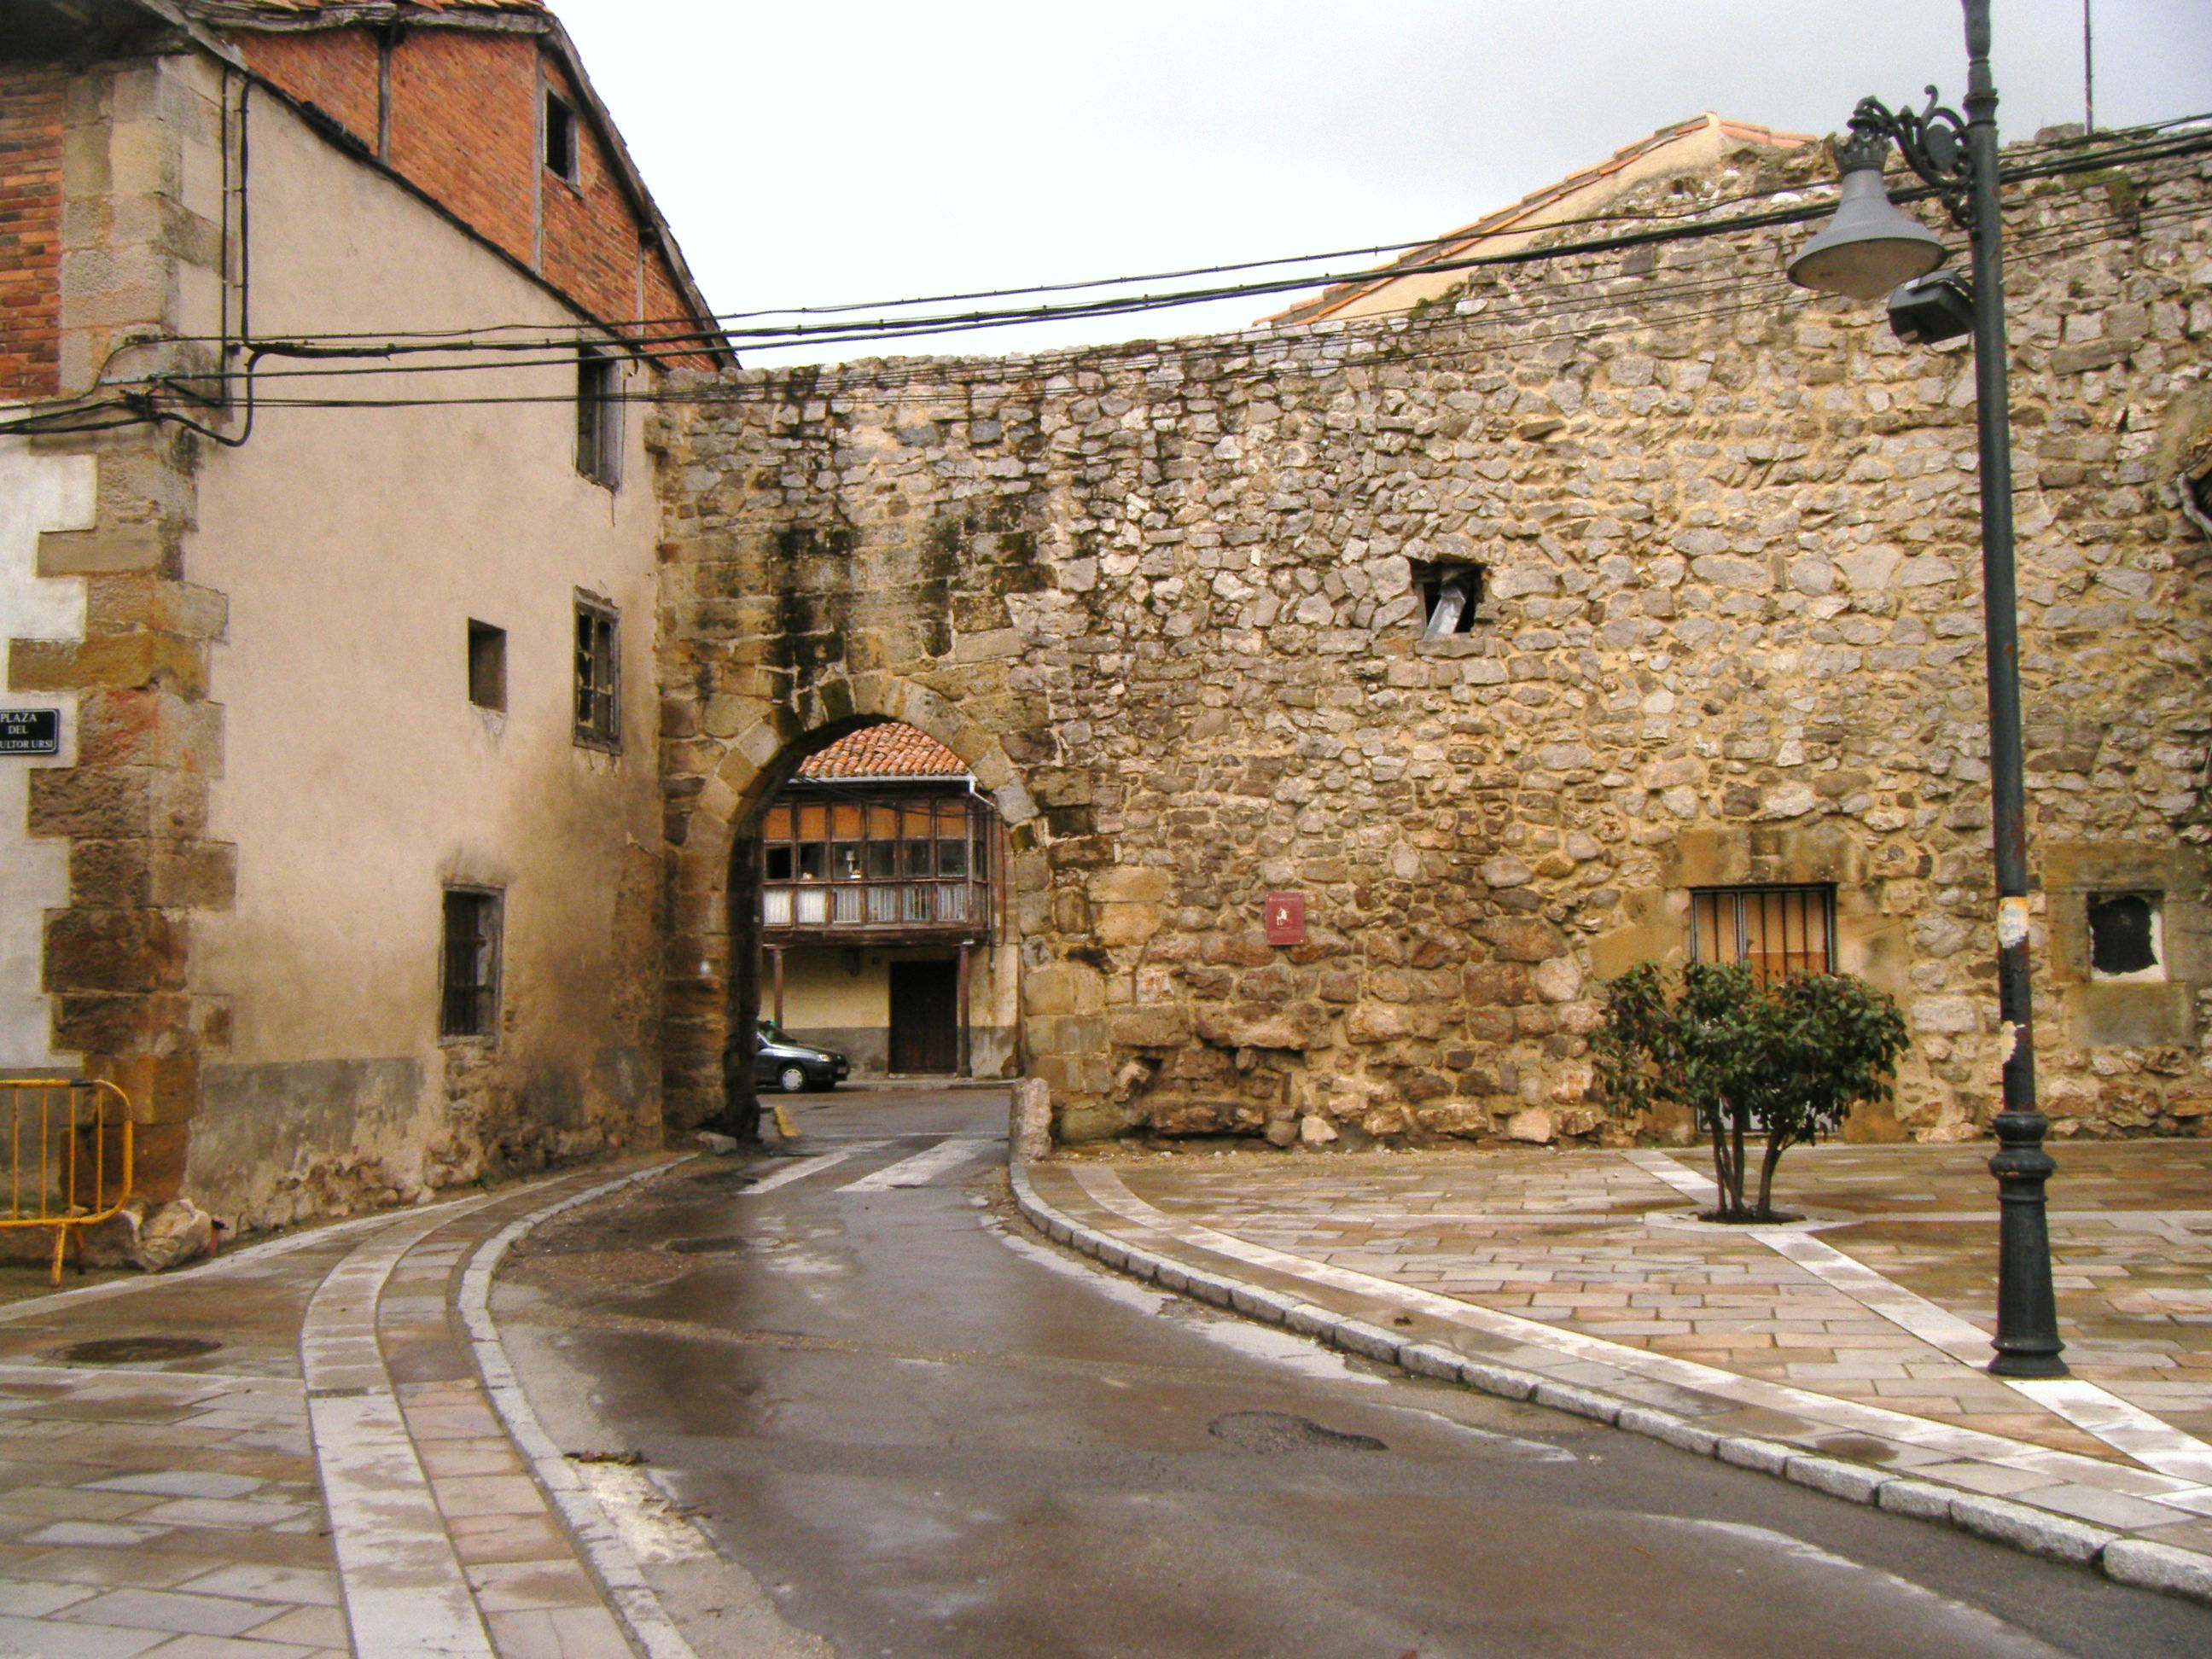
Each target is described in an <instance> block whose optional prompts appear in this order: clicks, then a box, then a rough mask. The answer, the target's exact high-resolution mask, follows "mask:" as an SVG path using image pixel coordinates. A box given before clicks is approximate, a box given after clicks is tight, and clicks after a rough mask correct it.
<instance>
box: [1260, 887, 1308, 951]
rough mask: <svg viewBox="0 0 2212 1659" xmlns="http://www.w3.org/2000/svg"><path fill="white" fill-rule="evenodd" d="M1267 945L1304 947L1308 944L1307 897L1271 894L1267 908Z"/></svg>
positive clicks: (1302, 895) (1299, 894)
mask: <svg viewBox="0 0 2212 1659" xmlns="http://www.w3.org/2000/svg"><path fill="white" fill-rule="evenodd" d="M1305 942H1306V896H1305V895H1304V893H1270V894H1268V895H1267V943H1268V944H1270V945H1304V943H1305Z"/></svg>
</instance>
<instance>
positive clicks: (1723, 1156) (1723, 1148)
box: [1712, 1110, 1735, 1216]
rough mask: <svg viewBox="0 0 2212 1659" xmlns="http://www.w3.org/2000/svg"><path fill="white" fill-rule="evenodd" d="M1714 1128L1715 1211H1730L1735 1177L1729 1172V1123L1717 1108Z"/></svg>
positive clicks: (1724, 1212) (1713, 1114) (1719, 1212)
mask: <svg viewBox="0 0 2212 1659" xmlns="http://www.w3.org/2000/svg"><path fill="white" fill-rule="evenodd" d="M1712 1128H1713V1213H1714V1214H1715V1215H1723V1216H1724V1215H1726V1214H1727V1213H1728V1212H1729V1191H1730V1190H1731V1189H1732V1188H1733V1187H1734V1185H1735V1177H1734V1176H1731V1175H1730V1174H1729V1158H1728V1123H1727V1120H1726V1119H1725V1118H1723V1116H1722V1115H1721V1114H1720V1112H1719V1111H1718V1110H1715V1111H1714V1112H1713V1113H1712Z"/></svg>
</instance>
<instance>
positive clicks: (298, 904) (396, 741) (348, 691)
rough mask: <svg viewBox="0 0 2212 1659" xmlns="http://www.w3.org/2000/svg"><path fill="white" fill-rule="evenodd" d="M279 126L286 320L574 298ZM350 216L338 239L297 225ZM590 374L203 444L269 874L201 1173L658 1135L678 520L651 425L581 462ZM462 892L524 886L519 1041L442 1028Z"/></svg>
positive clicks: (239, 796) (258, 1198)
mask: <svg viewBox="0 0 2212 1659" xmlns="http://www.w3.org/2000/svg"><path fill="white" fill-rule="evenodd" d="M254 139H255V154H254V174H253V188H254V205H255V213H256V223H257V228H256V246H255V249H254V256H255V257H254V267H253V289H254V291H253V303H254V309H255V316H256V326H257V328H258V329H262V330H265V331H269V332H270V333H272V334H275V335H277V336H283V335H285V334H288V333H291V332H295V331H296V332H307V331H340V332H343V331H360V332H362V333H370V334H374V333H377V332H380V331H408V330H430V331H436V330H445V329H467V328H471V327H474V326H481V325H486V324H489V323H494V322H507V323H513V322H518V321H519V322H526V323H535V324H538V325H541V326H545V327H557V326H559V325H562V324H564V323H568V322H571V321H573V320H574V318H573V313H569V312H568V310H567V309H566V308H565V307H562V305H561V304H560V303H559V302H558V301H556V300H555V299H553V298H552V297H551V296H550V295H547V294H546V293H545V292H544V290H543V289H540V288H538V286H536V285H535V284H533V283H531V282H530V281H529V280H528V279H527V278H526V277H525V276H523V275H521V274H520V273H519V272H517V271H515V270H513V268H512V267H511V266H510V265H508V264H507V263H505V262H504V261H501V260H500V259H498V258H495V256H494V255H493V254H491V253H490V252H489V251H488V250H486V249H484V248H482V247H480V246H477V245H475V244H474V243H472V242H471V241H468V240H465V239H463V238H460V237H458V236H455V235H453V234H451V233H450V231H449V230H448V229H447V228H446V227H445V226H443V225H442V224H441V223H440V222H438V221H437V219H436V218H435V216H433V215H432V214H430V213H429V212H428V211H427V210H425V209H424V208H423V207H422V204H419V203H417V202H416V201H415V200H414V199H413V198H412V197H410V196H409V195H408V194H407V193H405V192H404V191H401V190H399V189H398V188H397V187H396V186H395V185H393V184H392V182H391V181H389V180H387V179H384V178H382V177H380V176H379V175H378V174H376V173H373V172H369V171H367V170H365V169H362V168H361V167H357V166H356V165H355V164H354V163H353V162H352V161H351V160H350V158H349V157H348V156H346V155H344V154H343V152H341V151H339V150H337V149H334V148H333V147H332V146H331V145H329V144H328V143H325V142H324V141H323V140H322V139H321V138H320V137H319V136H318V135H317V134H316V133H314V132H313V131H312V130H310V129H309V128H308V127H307V125H305V124H304V123H302V122H301V121H300V120H299V118H297V117H296V116H295V115H293V114H292V113H291V112H289V110H286V109H284V108H283V106H265V107H264V108H262V109H259V110H257V112H256V125H255V129H254ZM318 217H320V218H321V219H323V220H324V221H325V222H328V223H329V224H331V226H333V227H336V228H337V230H336V234H325V235H317V236H307V235H300V234H284V231H283V227H286V226H296V225H303V224H307V223H310V222H314V221H315V220H316V219H317V218H318ZM264 227H267V228H266V229H264ZM431 361H432V362H435V361H436V360H435V359H433V360H431ZM629 373H631V374H634V375H636V376H638V377H640V379H642V377H643V376H644V374H646V371H644V370H642V369H632V370H630V371H629ZM425 380H428V382H429V383H430V384H431V385H433V386H439V387H441V388H442V390H441V392H438V393H434V394H433V395H454V394H456V393H461V394H463V395H470V396H484V397H495V398H521V399H536V400H538V401H532V402H523V403H520V404H513V405H510V406H505V407H501V406H498V405H493V406H491V407H489V408H487V407H483V406H478V405H476V404H463V405H457V406H453V407H449V408H443V409H419V408H399V409H355V410H343V411H335V410H285V409H264V410H261V411H259V412H258V415H257V417H256V426H255V431H254V435H253V438H252V441H251V442H250V443H249V444H247V445H246V447H243V448H241V449H237V450H218V451H215V452H213V453H210V454H208V455H207V456H206V457H205V458H204V461H203V464H202V466H201V469H200V471H199V473H198V475H197V524H196V526H195V529H194V531H193V532H192V533H191V534H190V535H189V536H188V537H187V538H185V544H184V547H183V557H184V559H185V562H186V565H187V568H189V569H190V571H191V574H192V577H193V580H195V581H196V582H197V583H199V584H201V585H204V586H207V587H209V588H210V589H213V590H215V591H217V592H222V594H223V595H224V596H225V597H226V599H227V602H228V623H227V626H226V628H225V630H224V632H223V635H222V638H221V639H220V640H219V641H216V643H215V644H214V646H213V647H212V649H211V651H210V660H209V670H208V675H209V694H210V696H211V697H212V698H213V699H214V700H215V701H216V702H219V703H220V704H221V705H222V708H223V710H224V720H223V738H222V772H221V775H220V777H219V779H218V780H217V781H216V782H215V784H214V786H213V788H212V792H211V798H210V804H209V823H208V829H207V835H208V837H209V839H210V840H211V841H213V842H218V843H221V844H224V845H227V846H230V847H233V848H236V849H237V850H236V853H235V854H234V856H235V860H236V869H237V877H236V881H235V885H234V890H233V893H232V896H231V897H230V898H229V900H228V902H227V903H226V904H225V905H224V906H223V907H222V908H221V909H220V910H219V911H217V912H216V913H215V914H212V915H209V916H208V917H207V918H205V920H204V921H203V922H201V923H200V924H199V925H198V926H197V930H196V938H195V941H194V951H193V955H192V958H191V969H190V975H189V980H188V984H189V987H190V991H191V995H192V996H193V997H194V998H195V1000H197V1001H200V1002H202V1003H203V1004H204V1006H206V1007H207V1008H208V1009H209V1010H210V1025H211V1026H212V1027H213V1028H214V1029H216V1030H219V1032H220V1041H219V1042H210V1044H209V1048H208V1052H207V1057H206V1059H205V1060H204V1065H203V1089H204V1094H203V1100H202V1104H201V1109H200V1112H199V1115H198V1116H197V1120H196V1121H195V1124H194V1127H193V1152H192V1158H191V1182H190V1187H191V1190H192V1191H193V1192H194V1194H196V1195H198V1196H201V1197H202V1199H203V1201H204V1202H207V1203H210V1204H211V1205H215V1206H218V1207H219V1208H220V1209H221V1211H222V1212H223V1213H226V1214H227V1213H231V1212H247V1213H257V1212H260V1211H264V1210H268V1209H270V1207H271V1206H273V1207H275V1208H276V1209H281V1208H282V1207H283V1205H284V1204H285V1203H286V1202H288V1201H289V1202H296V1203H300V1204H310V1203H313V1204H320V1203H323V1202H327V1201H330V1200H331V1197H332V1196H334V1194H335V1191H336V1189H337V1188H343V1187H344V1186H345V1185H347V1184H348V1183H349V1182H352V1181H360V1182H374V1183H376V1184H377V1185H378V1186H380V1188H383V1189H385V1190H386V1191H392V1192H398V1193H402V1194H406V1193H410V1192H412V1191H414V1190H416V1189H418V1188H424V1187H433V1186H441V1185H446V1184H449V1183H450V1182H453V1181H455V1180H458V1179H463V1178H465V1177H468V1176H473V1175H474V1174H475V1173H477V1172H478V1171H480V1170H483V1169H485V1168H487V1167H494V1168H495V1167H499V1166H501V1164H515V1163H523V1164H527V1163H530V1162H533V1161H537V1160H541V1159H543V1158H548V1157H556V1158H573V1157H577V1156H581V1155H585V1154H586V1153H592V1152H601V1151H605V1150H607V1149H608V1148H611V1147H618V1146H628V1145H631V1144H634V1143H637V1142H639V1141H641V1140H649V1139H653V1138H657V1136H658V1133H659V1109H658V1098H657V1092H656V1090H655V1087H654V1083H655V1079H656V1074H657V1071H658V1061H657V1054H656V1031H655V1022H656V1018H657V1012H658V999H657V996H656V995H655V994H654V986H653V980H652V976H651V975H650V974H649V973H648V972H647V969H646V964H647V963H650V962H651V961H652V960H653V958H654V957H655V955H656V954H657V936H656V926H657V923H656V917H657V911H658V886H659V848H658V845H657V843H658V839H659V824H658V811H657V793H658V792H657V789H656V787H655V780H654V775H653V774H654V770H655V767H656V757H655V755H654V753H653V743H652V732H653V721H654V705H655V699H654V697H653V656H654V649H653V624H654V606H653V544H654V541H655V538H656V535H657V532H658V513H657V511H656V508H655V505H654V502H653V495H652V490H651V487H650V481H651V471H650V467H649V465H647V458H646V455H645V452H644V448H643V444H642V441H641V436H640V431H639V423H638V422H636V421H635V420H631V421H629V422H627V423H626V428H625V431H624V435H623V436H624V453H625V459H624V465H623V469H622V472H623V477H624V479H625V481H626V482H625V483H623V486H622V487H620V488H617V489H607V488H605V487H604V486H602V485H599V484H598V483H593V482H592V481H591V480H590V479H588V478H586V477H583V476H581V475H580V473H579V471H577V467H576V463H575V459H574V449H575V414H574V405H573V404H572V402H570V401H569V399H570V398H572V396H573V393H574V380H575V376H574V368H573V367H564V366H562V365H559V364H556V365H553V366H550V367H536V368H521V369H516V370H513V371H504V370H500V371H483V370H477V371H475V372H470V373H462V374H452V375H448V376H443V377H441V376H439V375H436V374H429V375H427V376H426V375H423V374H411V375H408V376H404V377H402V376H382V375H376V374H370V375H365V376H361V377H358V378H357V379H356V380H351V381H349V385H348V391H349V396H358V397H360V398H366V399H377V398H392V397H404V396H410V395H418V394H419V388H420V387H421V386H422V384H423V383H424V381H425ZM264 384H265V385H266V386H267V387H268V389H269V391H270V393H271V395H276V396H281V395H282V394H283V382H282V381H281V380H274V381H271V382H267V383H264ZM334 440H337V441H334ZM580 592H581V593H585V594H589V595H591V596H593V597H594V598H596V599H602V600H605V601H607V602H609V603H611V605H613V606H614V608H615V609H616V611H617V612H618V613H619V616H620V618H621V628H620V642H621V647H622V652H623V675H622V678H621V684H622V686H623V708H622V720H621V726H622V732H623V741H622V744H621V747H620V749H619V750H617V751H615V752H609V751H607V750H603V749H600V748H596V747H588V746H584V745H580V744H578V743H577V742H575V741H574V736H573V728H574V674H575V666H574V651H575V617H574V611H575V601H576V596H577V595H578V594H579V593H580ZM471 621H474V622H477V623H485V624H489V625H490V626H492V627H495V628H498V629H502V630H503V631H504V635H505V701H506V705H507V706H506V708H505V709H504V710H503V711H495V710H491V709H487V708H479V707H477V705H475V704H473V703H472V702H471V701H470V688H469V682H468V673H467V668H468V663H467V653H466V640H467V628H468V624H469V623H471ZM449 886H459V887H475V888H483V889H487V890H494V891H496V892H498V893H500V894H501V896H502V897H503V909H504V916H503V921H504V945H505V955H504V961H503V963H502V974H501V981H502V982H501V996H500V1003H501V1006H500V1012H499V1029H498V1031H497V1033H496V1036H495V1038H494V1039H492V1040H489V1041H481V1042H480V1041H474V1040H469V1041H445V1042H441V1038H440V1035H439V1023H440V1015H439V997H440V983H439V975H440V964H441V938H440V928H441V896H442V893H443V890H445V889H446V888H447V887H449ZM349 1165H350V1166H352V1168H351V1169H350V1170H349V1169H348V1168H347V1167H346V1166H349ZM272 1174H273V1175H274V1176H275V1178H276V1183H277V1184H276V1188H275V1189H274V1190H271V1189H270V1185H269V1183H270V1177H271V1175H272ZM294 1183H296V1184H294ZM324 1187H332V1188H333V1191H332V1192H331V1193H328V1194H326V1193H322V1192H320V1191H319V1188H324Z"/></svg>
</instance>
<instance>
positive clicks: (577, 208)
mask: <svg viewBox="0 0 2212 1659" xmlns="http://www.w3.org/2000/svg"><path fill="white" fill-rule="evenodd" d="M545 84H546V87H547V89H548V90H550V91H551V92H553V93H556V94H558V95H559V96H561V97H562V98H563V99H565V100H568V105H569V106H570V107H571V108H577V109H580V107H581V106H582V100H580V98H578V97H577V95H576V89H575V88H574V86H573V85H571V84H570V82H569V81H568V76H565V75H563V74H562V73H561V71H560V70H559V69H558V68H557V67H556V66H555V65H554V64H550V63H549V64H546V66H545ZM538 182H539V185H540V187H541V189H542V190H543V191H544V222H543V224H544V241H543V243H542V247H543V251H544V271H545V275H546V276H548V277H549V278H550V279H551V280H552V281H553V282H555V283H559V284H560V285H561V287H562V288H563V289H567V290H568V292H569V293H571V294H573V295H575V296H576V297H577V298H578V299H580V300H581V301H583V302H584V303H585V304H586V306H588V307H591V309H592V311H593V312H594V313H597V314H598V315H599V316H601V317H629V318H633V319H634V318H635V317H636V316H637V315H638V314H639V313H638V305H637V301H638V292H637V287H638V284H637V277H638V269H637V254H638V236H637V223H636V220H635V217H634V216H632V214H631V212H630V210H629V199H628V197H627V196H626V194H625V192H624V191H623V187H622V184H621V181H620V179H618V178H617V175H616V173H615V172H614V169H613V168H612V167H611V166H610V165H609V159H608V156H607V153H606V149H605V146H604V145H603V144H601V143H600V142H599V135H598V134H597V133H596V132H593V131H592V130H591V129H590V128H589V127H588V126H587V125H585V124H584V123H583V122H582V121H581V120H579V121H578V123H577V128H576V182H575V183H574V185H571V184H569V183H568V181H566V180H565V179H562V178H560V177H559V176H558V175H556V174H555V173H550V172H547V173H544V174H543V175H542V176H541V178H540V179H539V181H538Z"/></svg>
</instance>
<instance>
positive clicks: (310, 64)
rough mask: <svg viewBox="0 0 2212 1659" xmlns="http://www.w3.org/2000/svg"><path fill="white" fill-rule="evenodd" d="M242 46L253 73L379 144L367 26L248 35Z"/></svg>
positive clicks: (368, 142) (372, 45) (364, 140)
mask: <svg viewBox="0 0 2212 1659" xmlns="http://www.w3.org/2000/svg"><path fill="white" fill-rule="evenodd" d="M238 47H239V50H240V52H241V53H242V54H243V55H244V57H245V58H246V65H247V67H248V68H250V69H252V70H253V72H254V73H255V74H257V75H261V76H267V77H268V78H269V79H270V80H271V81H273V82H276V84H277V85H278V86H280V87H282V88H284V90H285V91H286V92H288V93H289V94H292V96H293V97H295V98H297V99H298V100H300V101H301V102H302V103H307V104H313V106H315V107H316V108H317V109H319V110H320V111H322V112H323V113H324V114H325V115H327V116H329V117H330V118H331V119H332V120H333V121H336V122H337V124H338V125H340V126H342V127H343V128H344V129H345V130H346V131H349V132H350V133H351V134H353V136H354V137H356V138H358V139H360V140H361V142H362V143H363V144H365V145H367V146H368V148H369V149H375V148H376V105H377V94H376V58H377V52H376V39H375V37H374V35H372V34H370V33H369V32H368V30H367V29H330V30H325V31H319V32H318V33H313V34H246V35H242V36H240V39H239V40H238Z"/></svg>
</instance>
